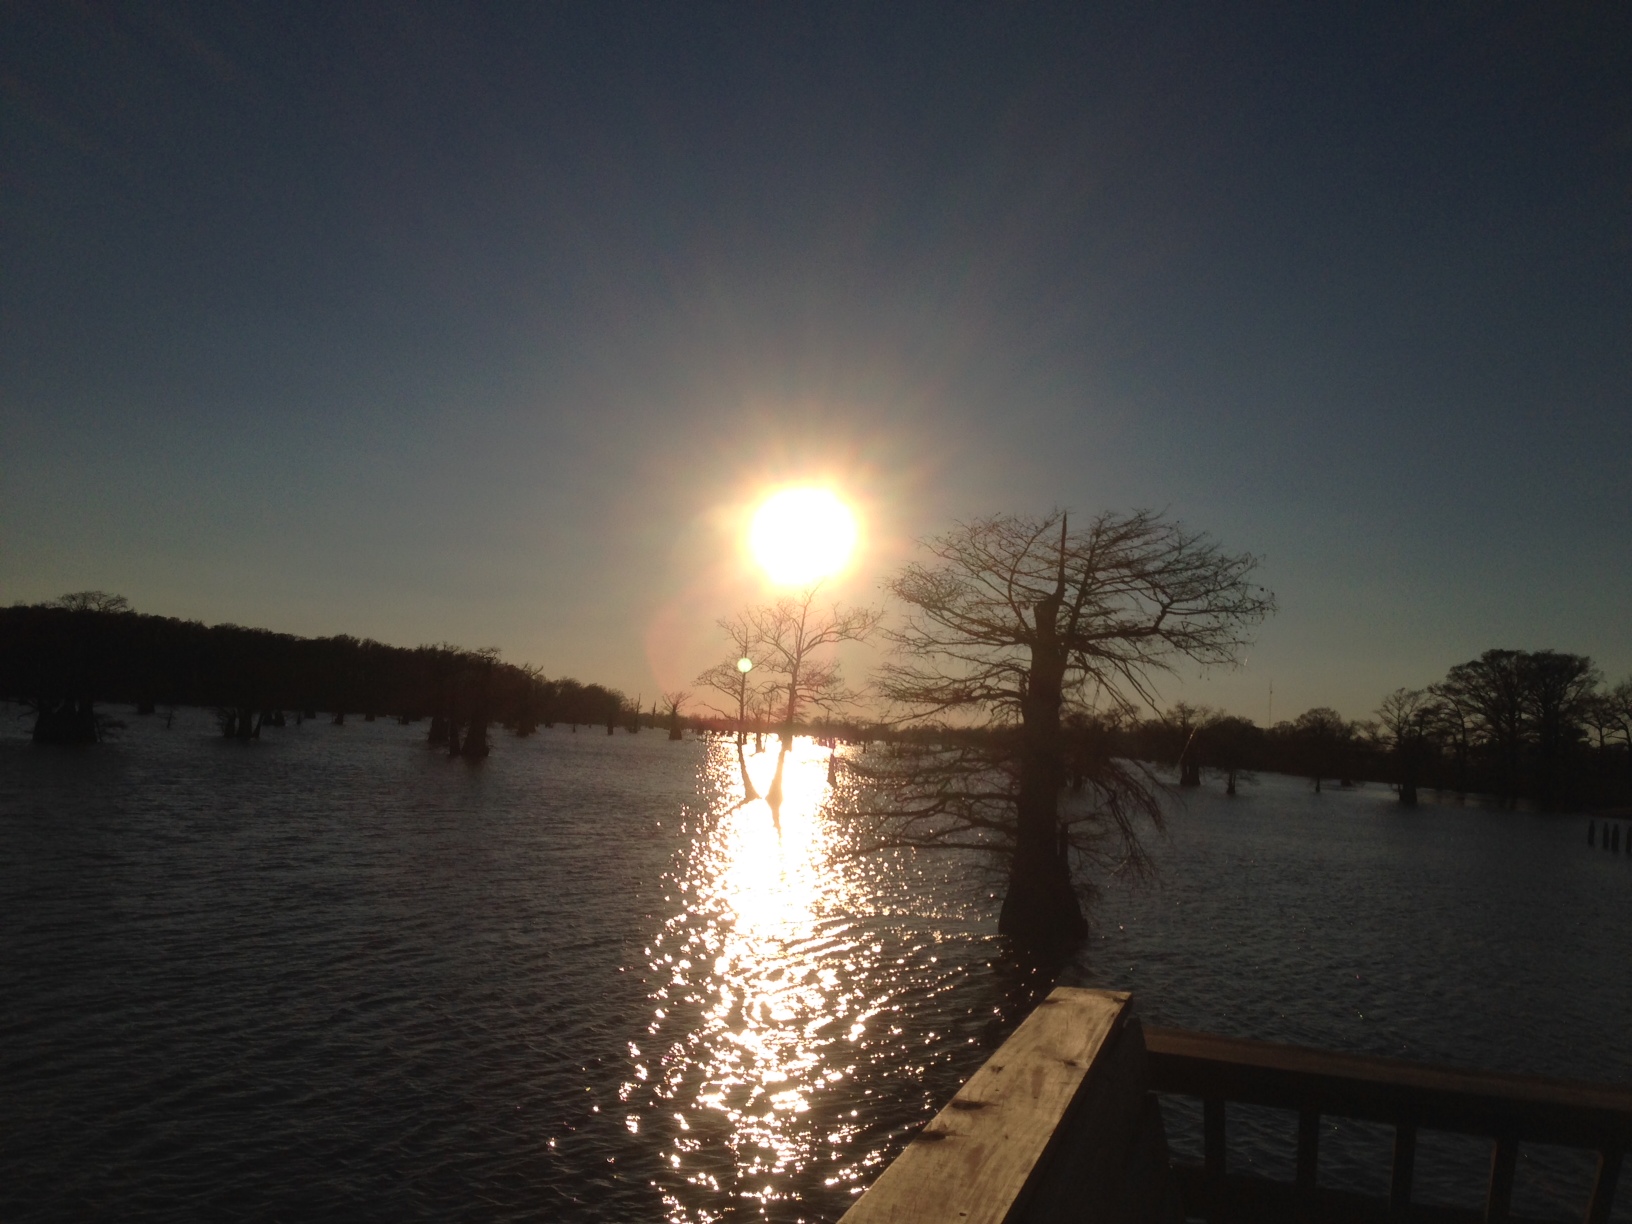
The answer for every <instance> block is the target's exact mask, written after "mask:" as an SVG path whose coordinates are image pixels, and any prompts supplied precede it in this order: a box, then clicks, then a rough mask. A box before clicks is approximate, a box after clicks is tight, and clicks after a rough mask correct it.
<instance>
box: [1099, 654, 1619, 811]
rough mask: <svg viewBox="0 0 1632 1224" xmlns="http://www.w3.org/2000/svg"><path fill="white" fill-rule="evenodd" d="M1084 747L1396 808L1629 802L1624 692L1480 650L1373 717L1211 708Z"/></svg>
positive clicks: (1230, 779) (1195, 778)
mask: <svg viewBox="0 0 1632 1224" xmlns="http://www.w3.org/2000/svg"><path fill="white" fill-rule="evenodd" d="M1076 733H1077V734H1078V736H1079V737H1084V738H1083V742H1085V743H1087V742H1092V741H1097V740H1104V739H1107V738H1109V739H1110V740H1111V741H1114V742H1115V744H1116V749H1115V750H1116V751H1118V752H1119V753H1122V754H1125V755H1128V756H1131V757H1135V758H1137V759H1142V760H1156V761H1163V762H1167V763H1169V764H1172V765H1176V766H1177V767H1178V769H1179V775H1180V781H1181V784H1183V785H1190V786H1195V785H1199V784H1200V783H1201V780H1202V771H1204V770H1207V771H1211V772H1213V773H1215V774H1216V775H1218V776H1219V777H1220V778H1221V779H1223V780H1224V782H1225V785H1226V787H1227V788H1228V789H1230V790H1232V791H1233V789H1234V786H1235V783H1236V780H1237V778H1238V777H1239V776H1240V775H1241V774H1242V773H1244V772H1247V771H1254V770H1265V771H1271V772H1275V773H1288V774H1296V775H1300V776H1303V777H1306V778H1309V779H1311V780H1312V782H1313V784H1314V785H1315V786H1316V788H1319V787H1320V785H1321V784H1322V782H1325V781H1330V782H1336V783H1339V784H1345V783H1350V782H1361V781H1368V782H1387V783H1389V784H1391V785H1393V786H1395V787H1397V788H1398V790H1399V795H1400V801H1401V803H1404V804H1407V805H1409V804H1414V803H1416V802H1417V796H1418V792H1419V790H1421V789H1423V788H1430V789H1438V790H1446V791H1454V792H1458V793H1461V794H1468V793H1481V794H1489V795H1495V796H1497V797H1499V798H1501V799H1502V800H1504V801H1505V802H1507V803H1508V804H1512V803H1514V802H1516V801H1517V800H1519V799H1526V800H1529V801H1531V802H1534V803H1536V804H1538V805H1540V806H1542V807H1545V808H1571V807H1579V806H1601V805H1612V804H1615V805H1618V804H1625V803H1629V802H1632V680H1623V681H1621V682H1620V683H1619V684H1617V685H1615V686H1614V687H1613V688H1611V687H1607V686H1606V685H1605V684H1604V682H1603V675H1602V673H1601V672H1600V671H1599V670H1598V668H1597V667H1596V666H1595V665H1594V664H1593V662H1592V660H1591V659H1589V658H1587V657H1585V656H1583V655H1575V654H1565V653H1562V652H1559V651H1553V650H1537V651H1527V650H1487V651H1485V653H1484V654H1482V655H1480V656H1479V657H1478V658H1477V659H1472V660H1470V661H1468V662H1466V663H1460V664H1458V665H1457V666H1455V667H1453V668H1451V669H1450V671H1449V672H1448V673H1447V674H1446V676H1445V678H1444V679H1443V680H1441V681H1439V682H1438V683H1436V684H1431V685H1428V686H1427V687H1425V688H1421V689H1397V690H1396V691H1394V692H1393V693H1390V694H1389V695H1388V696H1387V697H1385V698H1384V699H1383V701H1382V703H1381V705H1380V706H1379V707H1378V709H1377V711H1376V715H1375V717H1373V718H1371V719H1365V720H1359V721H1350V720H1347V719H1344V718H1343V717H1342V716H1341V715H1339V714H1338V713H1337V711H1335V710H1331V709H1327V708H1324V707H1318V708H1316V709H1313V710H1308V711H1305V712H1304V713H1303V714H1300V715H1299V716H1298V717H1297V718H1295V719H1292V720H1291V721H1289V722H1279V723H1276V724H1275V725H1274V726H1273V727H1269V728H1264V727H1260V726H1258V725H1257V724H1255V723H1253V722H1251V721H1250V720H1248V719H1245V718H1240V717H1236V716H1230V715H1223V714H1219V713H1217V712H1216V711H1211V710H1208V709H1206V708H1205V707H1197V706H1190V705H1183V704H1180V705H1176V706H1174V707H1173V708H1172V709H1171V710H1169V711H1168V712H1167V714H1166V715H1165V716H1164V717H1162V718H1157V719H1150V720H1146V721H1143V722H1130V721H1127V720H1121V719H1116V718H1114V717H1113V718H1108V719H1107V718H1095V719H1078V720H1077V726H1076Z"/></svg>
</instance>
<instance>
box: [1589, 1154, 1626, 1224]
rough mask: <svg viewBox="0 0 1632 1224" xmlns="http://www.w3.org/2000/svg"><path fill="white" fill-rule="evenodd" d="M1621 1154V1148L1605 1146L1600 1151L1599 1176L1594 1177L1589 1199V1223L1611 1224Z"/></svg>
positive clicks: (1619, 1172)
mask: <svg viewBox="0 0 1632 1224" xmlns="http://www.w3.org/2000/svg"><path fill="white" fill-rule="evenodd" d="M1621 1155H1622V1153H1621V1150H1620V1149H1619V1148H1605V1149H1604V1150H1603V1151H1601V1152H1599V1153H1598V1176H1597V1177H1595V1178H1593V1179H1592V1197H1591V1198H1590V1199H1588V1200H1587V1224H1609V1209H1610V1208H1611V1207H1612V1206H1613V1205H1614V1203H1615V1182H1616V1179H1617V1178H1619V1177H1620V1175H1621Z"/></svg>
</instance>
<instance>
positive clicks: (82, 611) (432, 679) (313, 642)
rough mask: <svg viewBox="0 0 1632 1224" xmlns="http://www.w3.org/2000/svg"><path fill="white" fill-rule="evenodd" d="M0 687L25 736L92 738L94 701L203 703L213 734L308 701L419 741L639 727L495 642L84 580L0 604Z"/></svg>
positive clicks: (601, 692) (243, 731)
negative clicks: (175, 601)
mask: <svg viewBox="0 0 1632 1224" xmlns="http://www.w3.org/2000/svg"><path fill="white" fill-rule="evenodd" d="M0 698H3V699H5V700H10V701H16V702H21V703H23V704H24V705H25V706H27V707H28V708H29V710H30V711H31V713H32V716H33V733H34V739H35V741H36V742H37V743H87V742H94V741H95V740H96V739H98V738H100V736H101V734H102V732H103V730H104V729H105V727H106V726H107V725H108V724H107V720H106V719H105V718H104V717H103V716H102V715H101V714H100V713H99V712H98V710H97V709H96V703H98V702H104V703H106V702H121V703H129V704H130V705H132V706H134V707H135V708H136V710H137V712H138V713H142V714H150V713H154V712H156V711H163V710H173V709H174V708H175V707H177V706H184V705H190V706H205V707H210V708H213V709H214V710H215V711H216V715H217V719H218V721H219V724H220V726H221V729H222V732H223V734H226V735H229V736H232V737H235V738H239V739H252V738H255V737H257V736H258V735H259V734H260V731H261V728H262V727H263V726H268V725H282V724H283V723H284V721H285V720H286V719H289V718H293V719H296V720H299V719H303V718H315V717H316V716H317V715H318V713H319V711H321V712H323V713H324V714H325V715H327V716H329V717H330V718H332V720H333V721H335V722H343V721H344V720H345V718H346V717H347V716H348V715H350V716H355V717H361V718H364V719H373V718H377V717H392V718H397V719H398V720H400V721H403V722H417V721H419V720H421V719H429V720H430V729H429V733H428V739H429V741H430V742H431V743H433V744H435V745H437V746H443V747H446V748H447V749H448V750H449V752H450V753H454V754H459V755H465V756H484V755H486V753H487V751H488V738H487V736H488V729H489V728H490V727H492V726H502V727H505V728H508V729H509V730H511V731H513V732H515V733H516V734H518V735H527V734H530V733H531V732H532V731H533V730H535V729H536V728H537V727H539V726H540V725H543V726H552V725H554V724H555V723H557V722H561V723H570V724H573V725H575V726H576V725H578V724H586V725H587V724H601V725H605V726H607V727H608V728H609V729H610V728H611V727H613V726H616V725H626V726H630V727H631V728H633V727H636V726H638V722H636V716H637V713H638V712H637V711H636V710H635V708H634V706H633V705H632V704H631V703H630V702H629V700H628V699H627V698H626V697H625V696H624V695H623V694H622V693H620V692H618V691H617V690H616V689H611V688H606V687H604V686H602V685H599V684H581V683H579V682H578V681H576V680H570V679H555V680H551V679H546V678H545V677H544V676H543V675H541V674H540V673H539V671H538V669H536V668H532V667H525V666H519V667H518V666H517V665H515V664H513V663H505V662H503V661H501V660H500V659H499V657H498V651H497V650H495V649H486V650H467V649H464V648H461V647H458V646H452V645H449V644H447V643H442V644H438V645H434V646H419V647H415V648H413V649H404V648H402V647H397V646H386V645H384V644H382V643H380V642H375V641H370V640H367V639H359V638H354V637H347V636H344V635H341V636H337V637H328V638H301V637H296V636H294V635H292V634H287V633H274V632H272V631H270V630H267V629H247V628H244V627H243V626H241V625H204V624H202V623H200V622H198V621H183V620H177V619H175V618H173V617H163V616H147V615H142V614H139V613H137V612H134V611H131V610H130V607H129V604H128V603H127V602H126V601H125V600H124V599H123V598H122V597H120V596H117V595H106V594H103V593H101V592H97V591H86V592H80V593H78V594H75V595H67V596H64V597H63V598H62V599H59V600H54V601H52V602H51V603H46V604H33V605H18V606H14V607H10V608H4V609H0Z"/></svg>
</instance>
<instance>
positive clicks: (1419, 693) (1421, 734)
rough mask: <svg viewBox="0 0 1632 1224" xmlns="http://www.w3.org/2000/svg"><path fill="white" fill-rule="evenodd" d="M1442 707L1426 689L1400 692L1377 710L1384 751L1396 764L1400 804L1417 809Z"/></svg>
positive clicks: (1401, 690)
mask: <svg viewBox="0 0 1632 1224" xmlns="http://www.w3.org/2000/svg"><path fill="white" fill-rule="evenodd" d="M1438 717H1439V710H1438V703H1437V702H1436V701H1435V700H1434V697H1433V694H1431V693H1429V692H1428V691H1427V690H1425V689H1407V688H1398V689H1395V690H1394V691H1393V692H1392V693H1390V694H1389V695H1388V696H1387V697H1384V698H1383V702H1382V704H1381V705H1380V706H1378V707H1377V722H1378V725H1379V728H1380V731H1381V740H1382V745H1383V747H1384V749H1385V750H1386V751H1387V752H1388V754H1389V756H1390V758H1391V759H1392V761H1393V764H1394V784H1395V785H1396V786H1398V787H1399V791H1400V803H1401V804H1403V805H1404V806H1406V807H1415V806H1416V803H1417V786H1418V784H1419V783H1420V782H1421V779H1422V772H1423V768H1424V766H1425V765H1426V764H1427V761H1428V756H1429V754H1430V752H1431V751H1432V745H1433V739H1432V736H1433V729H1434V726H1435V724H1436V722H1437V721H1438Z"/></svg>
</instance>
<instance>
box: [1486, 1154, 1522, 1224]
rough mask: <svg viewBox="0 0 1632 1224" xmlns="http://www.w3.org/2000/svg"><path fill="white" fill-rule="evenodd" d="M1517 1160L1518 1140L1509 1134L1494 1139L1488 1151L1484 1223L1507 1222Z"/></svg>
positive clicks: (1496, 1223)
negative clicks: (1488, 1161)
mask: <svg viewBox="0 0 1632 1224" xmlns="http://www.w3.org/2000/svg"><path fill="white" fill-rule="evenodd" d="M1518 1162H1519V1141H1518V1140H1517V1139H1515V1138H1513V1137H1512V1136H1511V1135H1503V1136H1502V1137H1501V1138H1500V1139H1498V1140H1496V1144H1495V1146H1494V1147H1493V1148H1492V1149H1491V1152H1490V1193H1489V1195H1488V1196H1487V1197H1486V1198H1485V1224H1507V1218H1508V1212H1509V1211H1510V1210H1511V1209H1512V1206H1513V1170H1514V1167H1515V1166H1516V1165H1517V1164H1518Z"/></svg>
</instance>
